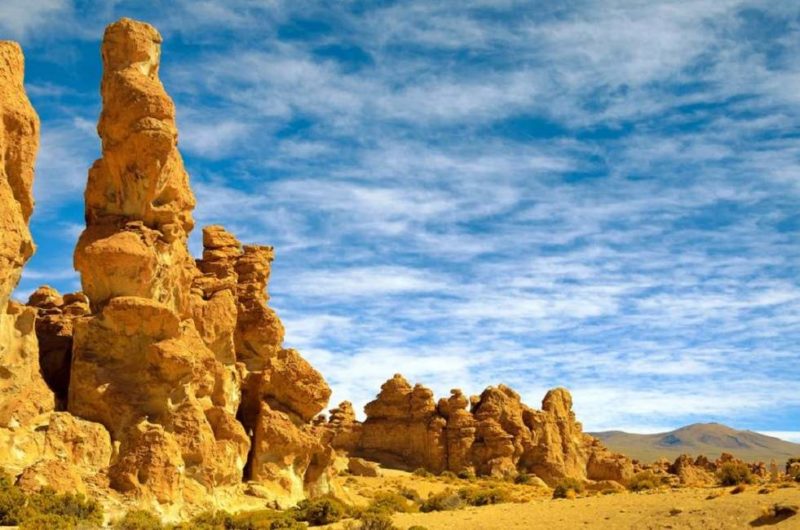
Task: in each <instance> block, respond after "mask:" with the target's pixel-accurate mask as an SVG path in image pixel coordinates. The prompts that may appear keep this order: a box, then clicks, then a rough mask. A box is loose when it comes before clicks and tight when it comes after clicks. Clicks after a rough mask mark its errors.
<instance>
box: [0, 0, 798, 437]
mask: <svg viewBox="0 0 800 530" xmlns="http://www.w3.org/2000/svg"><path fill="white" fill-rule="evenodd" d="M56 4H57V3H56V2H52V3H51V4H48V5H56ZM42 5H43V6H44V5H45V4H42ZM59 5H62V6H63V7H64V9H63V11H62V12H61V15H62V16H61V17H60V20H56V19H54V17H52V16H50V15H47V13H46V11H47V10H41V13H42V14H41V15H36V14H35V13H31V16H30V17H29V18H28V20H30V21H31V22H30V23H27V22H26V23H25V24H28V25H27V26H25V24H23V25H22V26H20V27H30V28H33V27H36V28H38V31H40V32H43V31H44V30H45V29H46V28H59V29H60V31H58V32H53V31H51V32H50V33H49V36H48V39H47V43H48V45H49V44H50V43H51V42H52V39H56V40H58V39H59V38H61V39H62V42H61V44H62V45H63V46H65V47H68V48H69V49H70V50H72V51H71V52H70V53H69V55H68V56H59V57H60V59H59V60H61V61H62V62H63V64H70V62H69V61H74V62H75V64H79V63H80V61H82V60H84V61H85V60H86V59H84V57H85V56H86V55H87V54H88V55H89V56H91V54H96V44H97V40H98V39H99V37H100V34H101V31H102V26H103V25H104V24H105V23H107V22H108V21H110V20H112V19H113V18H115V17H118V16H122V15H128V16H135V17H139V18H144V19H147V20H148V21H150V22H152V23H154V24H155V25H156V26H157V27H159V28H160V29H161V31H162V32H163V33H164V35H165V38H166V40H165V44H164V55H163V57H164V64H163V67H162V76H163V78H164V81H165V85H166V87H167V89H168V90H169V91H170V92H171V93H172V94H173V95H174V97H175V99H176V103H177V107H178V115H179V124H180V126H181V139H180V142H181V143H180V145H181V147H182V148H183V150H184V154H185V158H186V162H187V166H188V168H189V170H190V173H191V174H192V178H193V184H194V188H195V192H196V194H197V197H198V203H199V204H198V209H197V211H196V217H197V219H198V221H199V224H201V225H202V224H209V223H222V224H225V225H226V226H228V227H229V228H231V229H232V230H233V231H234V232H236V233H237V234H238V235H239V236H240V237H241V238H242V239H243V240H245V241H248V242H262V243H270V244H274V245H276V251H277V259H276V261H275V263H274V266H273V277H272V284H271V288H270V291H271V293H272V302H271V303H272V304H273V305H274V306H275V307H276V308H277V309H278V311H279V313H280V314H281V315H282V316H283V317H284V320H285V322H286V324H287V343H288V344H290V345H293V346H297V347H300V348H301V349H302V350H303V352H304V354H306V355H307V356H308V357H309V358H310V359H311V360H312V361H313V362H314V364H315V365H316V366H317V367H318V368H320V369H321V370H322V371H323V373H324V374H325V375H326V377H327V378H328V379H329V381H330V382H331V385H332V387H333V389H334V399H335V400H336V399H351V400H352V401H354V402H355V403H356V404H357V406H361V405H363V404H364V403H365V402H366V401H367V400H369V399H370V397H371V396H372V395H374V394H375V393H376V392H377V390H378V388H379V385H380V383H381V382H382V381H383V380H385V379H386V378H388V377H389V376H391V375H392V373H394V372H397V371H400V372H403V373H405V374H406V375H407V376H409V378H411V379H414V380H417V381H420V382H422V383H425V384H428V385H430V386H432V387H433V388H434V389H435V390H436V391H437V393H439V394H444V393H446V392H447V391H448V390H449V388H451V387H454V386H459V387H463V388H464V389H465V391H467V392H470V393H476V392H479V391H480V390H481V389H482V387H484V386H486V385H488V384H496V383H498V382H505V383H507V384H511V385H512V386H514V387H515V388H518V389H519V390H520V391H521V392H522V394H523V395H524V397H525V398H526V400H528V401H529V402H531V403H533V404H535V403H537V402H538V400H539V399H541V396H542V395H543V394H544V391H545V390H546V389H547V388H548V387H551V386H556V385H563V386H568V387H570V388H571V389H572V390H573V392H574V394H575V402H576V408H577V411H578V414H579V416H580V417H581V418H582V419H583V421H584V423H585V424H586V426H587V427H588V428H589V429H601V428H613V427H617V426H625V427H627V428H636V429H640V430H649V431H651V430H653V429H661V430H665V428H666V427H675V426H677V425H678V424H680V423H685V422H688V421H698V420H704V421H705V420H717V421H725V422H729V423H732V424H734V425H735V426H737V427H751V428H754V429H761V430H769V431H781V432H783V431H787V432H790V431H791V432H793V430H792V429H793V428H794V427H793V426H794V425H795V424H796V423H797V420H798V418H800V402H798V398H797V397H796V395H795V394H796V393H794V394H793V393H792V392H791V391H790V389H791V388H793V386H794V384H793V381H795V380H796V379H797V378H798V377H800V373H798V371H797V370H798V368H797V367H796V366H797V363H796V362H793V361H794V360H795V359H796V356H797V344H799V343H800V284H798V278H800V274H799V273H800V270H799V269H798V263H800V247H798V245H797V237H798V233H799V232H800V216H798V213H797V204H800V186H798V182H800V181H799V180H798V179H797V174H798V170H800V143H798V141H797V126H796V123H797V120H798V118H799V117H800V116H798V114H800V112H798V108H799V107H798V96H797V94H799V93H800V92H799V91H798V90H797V88H798V81H799V80H800V67H798V64H797V61H796V60H795V59H796V57H797V56H798V53H800V49H799V48H800V39H798V36H800V9H798V8H797V6H794V5H792V4H791V3H788V2H774V3H772V4H769V5H766V4H764V3H762V2H752V1H747V0H730V1H728V0H726V1H710V0H709V1H705V0H701V1H698V2H692V3H686V2H679V1H672V0H661V1H658V2H638V1H633V0H630V1H628V0H585V1H584V0H582V1H579V2H573V3H570V4H564V5H556V4H553V5H542V3H541V2H539V3H534V2H528V1H522V0H508V1H502V2H487V1H482V0H468V1H465V2H462V3H461V4H460V6H459V7H460V8H459V9H458V10H453V9H452V4H451V3H449V2H436V1H434V2H431V1H424V2H423V1H410V2H402V3H391V4H385V5H374V6H366V7H361V8H358V7H357V6H355V5H354V4H350V3H339V4H334V5H326V4H321V3H319V2H313V1H300V2H283V1H277V0H276V1H271V2H259V1H254V0H235V1H232V2H222V1H215V0H205V1H203V2H185V1H180V2H173V3H171V4H170V6H161V7H158V8H157V7H153V6H148V7H143V6H142V4H140V3H136V2H127V1H120V2H112V3H106V4H104V5H102V6H101V5H99V4H98V5H97V6H95V7H96V8H97V9H90V6H89V4H87V5H83V4H81V5H77V4H75V5H72V4H67V3H63V4H59ZM15 16H16V15H15ZM77 17H84V18H86V21H85V23H84V24H83V25H82V26H79V25H78V24H76V21H77ZM20 20H21V21H23V22H24V19H22V18H20ZM34 23H35V24H36V26H34V25H32V24H34ZM0 27H4V26H2V25H0ZM25 31H26V35H27V37H26V39H27V42H29V45H30V47H31V55H32V56H31V59H32V60H33V63H32V64H33V70H32V76H29V80H32V83H33V85H32V87H31V88H32V90H31V94H32V97H33V98H34V99H35V103H37V107H39V108H41V109H42V110H41V112H42V115H43V130H44V131H45V133H44V134H45V136H44V140H43V158H42V159H41V160H40V166H41V168H40V176H41V182H42V183H43V184H44V186H42V185H41V184H40V185H39V187H38V188H37V193H38V195H40V204H42V207H43V208H44V207H45V206H47V208H48V211H49V212H50V214H44V213H42V214H40V213H37V216H39V215H42V216H46V215H49V216H51V217H53V216H55V218H56V219H57V222H59V223H60V225H59V226H62V227H64V230H67V229H68V227H75V226H79V225H80V211H81V207H80V203H81V198H80V189H79V188H80V184H81V182H82V180H81V179H82V178H85V171H86V169H87V168H88V166H89V165H90V164H91V162H92V160H93V159H94V157H95V156H96V151H97V141H96V139H95V138H94V136H93V134H94V133H93V131H92V130H91V129H92V127H86V124H87V123H91V122H92V121H93V119H94V115H95V114H96V112H97V110H98V108H99V107H98V101H97V98H96V79H95V80H92V79H88V78H87V79H80V80H78V79H76V78H74V77H71V76H70V74H69V71H68V68H64V73H63V75H62V76H61V77H60V78H56V79H50V78H47V76H46V75H44V71H43V69H42V67H41V66H39V67H37V66H36V64H37V61H42V62H43V63H42V64H44V62H45V61H50V62H49V63H48V64H50V65H52V64H54V63H53V61H54V58H53V57H52V56H51V55H49V53H50V52H48V53H45V50H44V48H45V42H44V40H42V39H37V38H35V35H36V34H37V33H36V32H33V31H29V30H25ZM12 36H13V34H12ZM37 46H38V47H37ZM49 48H54V46H49ZM63 57H67V58H68V59H69V61H66V60H64V59H63ZM92 57H94V58H93V59H91V60H93V61H97V58H96V57H97V56H96V55H94V56H92ZM80 64H84V63H80ZM88 64H94V63H91V62H89V63H88ZM82 71H83V70H82ZM93 83H94V84H93ZM93 98H94V99H93ZM73 133H74V134H73ZM59 179H63V185H58V186H56V184H57V183H58V182H59ZM56 204H57V205H60V207H57V206H56ZM75 212H78V213H77V214H76V213H75ZM42 219H43V221H42V222H41V223H40V224H39V225H35V226H34V231H35V233H36V235H37V240H39V242H40V257H37V258H36V259H39V260H41V261H39V262H34V263H33V266H34V270H44V268H45V267H43V266H42V265H43V264H44V263H47V264H48V265H52V266H53V267H55V268H54V269H53V270H57V269H58V270H61V269H64V268H68V259H64V258H60V257H59V256H67V257H68V255H69V253H70V252H71V248H70V247H71V246H72V244H73V242H72V240H71V239H70V238H68V237H67V238H64V237H61V236H60V237H58V238H56V237H50V236H49V235H48V232H47V225H46V224H45V222H44V217H43V218H42ZM72 232H74V229H73V230H72ZM191 244H192V249H193V251H194V252H199V238H198V235H197V234H195V235H194V236H193V239H192V243H191ZM59 260H61V261H59ZM62 264H63V267H62ZM34 276H35V275H34ZM56 276H58V275H56ZM34 280H38V278H34V277H33V276H30V275H29V277H28V278H27V279H26V280H25V281H26V282H27V283H26V284H25V285H26V286H30V285H31V284H32V283H33V281H34ZM54 283H57V284H59V285H61V286H65V285H67V284H68V283H69V280H68V279H66V278H64V279H63V280H59V281H56V282H54Z"/></svg>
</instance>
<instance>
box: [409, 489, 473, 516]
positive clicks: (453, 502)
mask: <svg viewBox="0 0 800 530" xmlns="http://www.w3.org/2000/svg"><path fill="white" fill-rule="evenodd" d="M463 507H464V499H462V498H461V496H459V494H458V493H456V492H455V491H453V490H449V489H448V490H444V491H442V492H439V493H434V494H431V495H429V496H428V498H427V499H425V501H423V503H422V504H421V505H420V507H419V511H421V512H425V513H427V512H444V511H449V510H458V509H459V508H463Z"/></svg>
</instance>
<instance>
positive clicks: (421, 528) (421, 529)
mask: <svg viewBox="0 0 800 530" xmlns="http://www.w3.org/2000/svg"><path fill="white" fill-rule="evenodd" d="M408 530H428V528H427V527H425V526H420V525H418V524H415V525H414V526H409V527H408Z"/></svg>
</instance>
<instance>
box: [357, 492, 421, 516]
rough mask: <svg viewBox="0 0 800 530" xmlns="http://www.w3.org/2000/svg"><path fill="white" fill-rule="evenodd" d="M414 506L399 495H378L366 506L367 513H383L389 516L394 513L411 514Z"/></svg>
mask: <svg viewBox="0 0 800 530" xmlns="http://www.w3.org/2000/svg"><path fill="white" fill-rule="evenodd" d="M411 511H414V506H413V505H411V504H410V503H409V502H408V500H407V499H406V498H405V497H404V496H402V495H400V494H399V493H379V494H378V495H376V496H375V498H374V499H372V502H370V503H369V506H367V509H366V512H368V513H383V514H386V515H391V514H393V513H395V512H404V513H405V512H411Z"/></svg>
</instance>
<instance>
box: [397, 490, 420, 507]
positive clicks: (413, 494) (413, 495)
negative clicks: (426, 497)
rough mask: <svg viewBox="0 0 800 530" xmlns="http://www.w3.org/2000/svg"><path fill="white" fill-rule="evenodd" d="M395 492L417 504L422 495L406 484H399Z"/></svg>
mask: <svg viewBox="0 0 800 530" xmlns="http://www.w3.org/2000/svg"><path fill="white" fill-rule="evenodd" d="M397 493H398V494H400V495H402V496H403V497H405V498H406V499H408V500H410V501H411V502H415V503H417V504H419V503H421V502H422V497H420V495H419V493H418V492H417V490H415V489H412V488H409V487H407V486H400V487H399V488H398V489H397Z"/></svg>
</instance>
